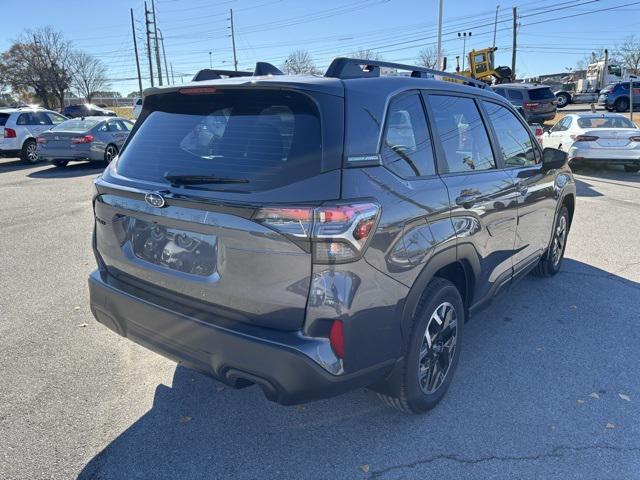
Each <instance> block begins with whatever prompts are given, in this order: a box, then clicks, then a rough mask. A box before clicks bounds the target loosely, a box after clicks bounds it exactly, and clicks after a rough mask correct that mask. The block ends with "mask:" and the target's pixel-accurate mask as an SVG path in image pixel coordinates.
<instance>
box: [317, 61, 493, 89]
mask: <svg viewBox="0 0 640 480" xmlns="http://www.w3.org/2000/svg"><path fill="white" fill-rule="evenodd" d="M381 67H385V68H394V69H396V70H405V71H409V72H411V77H414V78H436V77H444V78H447V79H451V80H455V81H456V82H460V83H463V84H465V85H470V86H473V87H478V88H488V86H487V84H486V83H484V82H481V81H480V80H476V79H474V78H469V77H464V76H462V75H456V74H455V73H449V72H443V71H441V70H434V69H432V68H426V67H418V66H415V65H405V64H402V63H392V62H383V61H380V60H363V59H359V58H346V57H338V58H335V59H334V60H333V61H332V62H331V65H329V68H327V71H326V73H325V74H324V76H325V77H333V78H339V79H342V80H346V79H350V78H372V77H379V76H380V68H381Z"/></svg>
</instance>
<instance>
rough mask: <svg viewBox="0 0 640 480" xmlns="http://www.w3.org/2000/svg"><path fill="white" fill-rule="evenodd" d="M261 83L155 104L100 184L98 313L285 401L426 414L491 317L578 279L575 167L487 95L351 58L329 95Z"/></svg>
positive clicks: (292, 82)
mask: <svg viewBox="0 0 640 480" xmlns="http://www.w3.org/2000/svg"><path fill="white" fill-rule="evenodd" d="M259 67H260V68H257V70H259V71H262V72H264V71H267V72H268V73H272V75H269V76H266V75H265V76H251V74H250V73H248V74H245V75H246V76H244V77H239V78H227V79H220V80H206V81H202V82H193V83H190V84H187V85H182V86H176V87H173V86H172V87H161V88H152V89H149V90H146V92H145V101H144V106H143V109H142V113H141V115H140V117H139V119H138V121H137V122H136V124H135V127H134V129H133V131H132V133H131V135H130V136H129V138H128V140H127V142H126V144H125V146H124V147H123V149H122V151H121V153H120V156H119V158H118V159H117V160H116V161H114V162H112V163H111V165H110V166H109V167H108V168H107V169H106V170H105V171H104V173H103V174H102V176H101V177H99V178H98V179H97V180H96V181H95V188H96V192H95V197H94V201H93V207H94V213H95V235H94V240H93V246H94V251H95V256H96V259H97V263H98V269H97V270H96V271H95V272H93V273H92V274H91V276H90V278H89V288H90V296H91V309H92V312H93V314H94V315H95V317H96V319H97V320H98V321H99V322H100V323H102V324H104V325H105V326H107V327H108V328H110V329H112V330H114V331H115V332H117V333H119V334H120V335H123V336H126V337H128V338H129V339H131V340H133V341H135V342H137V343H140V344H142V345H144V346H146V347H148V348H150V349H151V350H154V351H156V352H158V353H161V354H162V355H165V356H167V357H169V358H172V359H175V360H178V361H180V362H182V363H183V364H185V365H187V366H190V367H192V368H195V369H197V370H200V371H202V372H205V373H207V374H209V375H211V376H213V377H215V378H216V379H218V380H220V381H222V382H224V383H226V384H228V385H231V386H233V387H245V386H249V385H254V384H255V385H258V386H259V387H260V388H261V389H262V390H263V391H264V393H265V395H266V396H267V398H269V399H271V400H274V401H277V402H279V403H282V404H294V403H300V402H306V401H310V400H314V399H318V398H323V397H329V396H332V395H336V394H339V393H342V392H345V391H347V390H351V389H354V388H358V387H365V386H368V387H370V388H372V389H374V390H376V391H377V392H379V393H380V395H381V397H382V398H383V399H384V400H385V401H386V403H388V404H389V405H392V406H394V407H397V408H399V409H400V410H403V411H406V412H413V413H420V412H424V411H426V410H428V409H430V408H432V407H433V406H434V405H435V404H436V403H437V402H438V401H439V400H440V399H441V398H442V396H443V395H444V393H445V391H446V390H447V387H448V386H449V383H450V382H451V378H452V376H453V373H454V371H455V368H456V365H457V363H458V359H459V356H460V348H461V347H462V345H463V343H464V342H463V340H464V338H463V337H464V330H465V321H466V320H467V318H469V315H470V314H472V313H474V312H476V311H477V310H478V309H480V308H481V307H482V306H483V305H486V304H487V303H488V302H489V301H490V300H491V299H492V298H493V297H494V296H495V295H496V294H498V292H501V291H503V290H505V288H506V287H507V286H508V285H509V284H511V283H512V282H513V281H514V280H516V279H517V278H520V277H522V276H523V275H525V274H526V273H527V272H529V271H531V270H535V271H536V272H537V273H538V274H540V275H543V276H550V275H554V274H555V273H556V272H557V271H558V269H559V268H560V265H561V262H562V258H563V254H564V247H565V244H566V240H567V234H568V231H569V227H570V225H571V220H572V217H573V211H574V205H575V195H576V189H575V184H574V180H573V177H572V175H571V171H570V170H569V168H568V167H567V165H566V154H565V153H564V152H561V151H558V150H553V149H545V150H544V151H543V150H542V149H541V147H540V146H539V144H538V142H537V141H536V139H535V138H534V136H533V135H532V132H531V131H530V130H529V128H528V127H527V125H526V124H525V123H524V122H523V121H522V119H521V117H520V116H519V115H518V114H517V113H516V111H515V109H514V108H513V107H512V106H511V105H510V103H509V102H507V101H506V100H504V99H503V98H502V97H500V96H499V95H496V94H494V93H493V92H492V91H491V90H490V89H488V88H486V87H485V86H484V84H482V83H480V82H477V81H475V80H471V79H469V78H467V77H459V76H457V75H452V74H444V73H441V72H440V73H439V72H434V71H431V70H428V69H424V68H418V67H411V66H406V65H397V64H391V63H387V62H373V61H367V60H354V59H345V58H340V59H336V60H334V62H333V63H332V64H331V66H330V67H329V69H328V71H327V73H326V74H325V75H324V77H301V76H284V75H278V74H276V73H277V72H278V71H277V70H276V69H275V68H274V67H272V68H270V69H266V68H265V67H264V64H260V65H259ZM381 67H388V68H390V69H393V68H395V69H405V70H407V69H408V70H410V71H411V77H409V76H406V77H402V76H394V77H381V76H380V68H381ZM434 74H437V75H442V76H448V77H451V79H453V80H455V81H456V82H465V83H467V84H468V85H463V84H461V83H454V82H449V81H441V80H436V79H433V78H428V77H429V76H433V75H434Z"/></svg>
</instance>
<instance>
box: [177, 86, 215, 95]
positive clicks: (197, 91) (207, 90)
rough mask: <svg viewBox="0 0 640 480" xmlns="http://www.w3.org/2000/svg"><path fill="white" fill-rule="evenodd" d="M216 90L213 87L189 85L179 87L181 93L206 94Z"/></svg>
mask: <svg viewBox="0 0 640 480" xmlns="http://www.w3.org/2000/svg"><path fill="white" fill-rule="evenodd" d="M217 91H218V90H217V89H216V88H215V87H191V88H181V89H180V90H179V92H180V93H181V94H183V95H206V94H208V93H216V92H217Z"/></svg>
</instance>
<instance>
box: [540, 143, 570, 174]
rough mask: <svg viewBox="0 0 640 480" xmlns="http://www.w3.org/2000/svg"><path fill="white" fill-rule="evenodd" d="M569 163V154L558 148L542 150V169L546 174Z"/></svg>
mask: <svg viewBox="0 0 640 480" xmlns="http://www.w3.org/2000/svg"><path fill="white" fill-rule="evenodd" d="M566 163H567V153H566V152H563V151H562V150H558V149H557V148H545V149H544V150H542V169H543V170H544V171H545V172H548V171H549V170H555V169H556V168H562V167H563V166H564V165H565V164H566Z"/></svg>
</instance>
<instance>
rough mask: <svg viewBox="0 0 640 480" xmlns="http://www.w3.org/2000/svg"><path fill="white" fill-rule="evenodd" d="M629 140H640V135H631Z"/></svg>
mask: <svg viewBox="0 0 640 480" xmlns="http://www.w3.org/2000/svg"><path fill="white" fill-rule="evenodd" d="M629 140H631V141H632V142H640V135H635V136H633V137H629Z"/></svg>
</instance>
